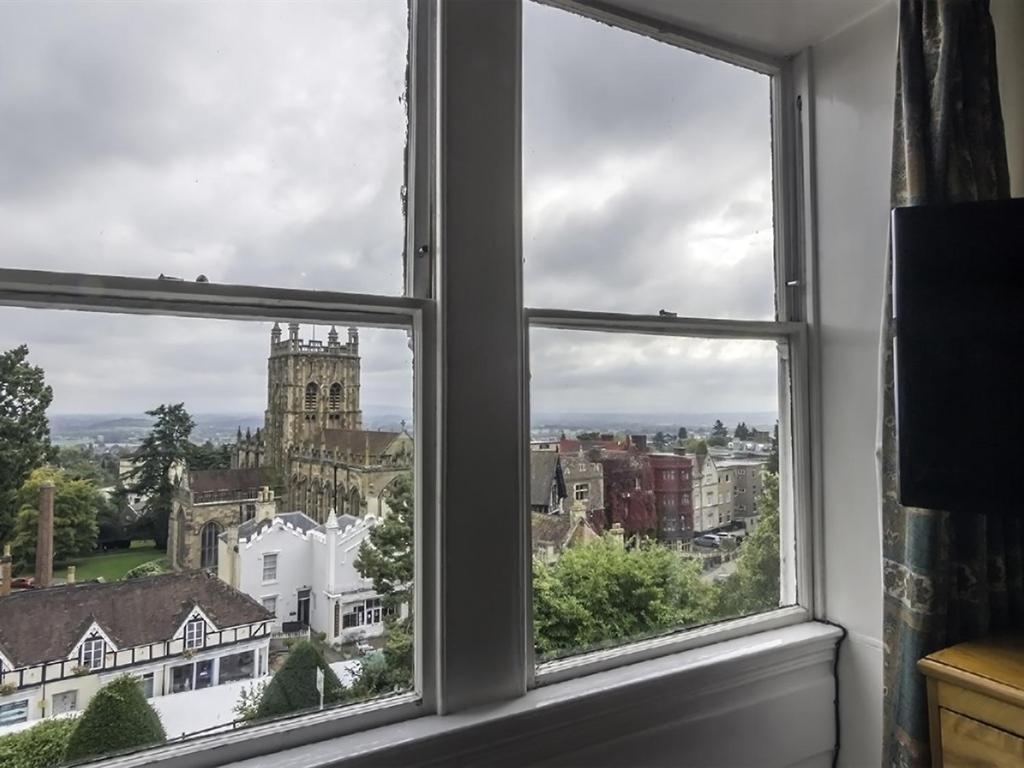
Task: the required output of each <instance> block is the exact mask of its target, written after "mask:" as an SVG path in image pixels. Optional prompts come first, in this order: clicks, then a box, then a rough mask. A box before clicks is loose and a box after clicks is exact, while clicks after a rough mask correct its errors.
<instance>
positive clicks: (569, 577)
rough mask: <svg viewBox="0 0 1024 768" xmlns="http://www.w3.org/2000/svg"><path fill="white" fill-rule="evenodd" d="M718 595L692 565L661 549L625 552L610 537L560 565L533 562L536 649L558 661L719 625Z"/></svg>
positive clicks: (648, 545) (576, 550)
mask: <svg viewBox="0 0 1024 768" xmlns="http://www.w3.org/2000/svg"><path fill="white" fill-rule="evenodd" d="M714 597H715V593H714V590H713V589H712V588H711V587H710V586H709V585H707V584H705V583H704V582H702V581H701V579H700V566H699V565H698V564H697V563H696V562H695V561H693V560H690V559H686V558H682V557H680V556H679V554H678V553H676V552H673V551H672V550H670V549H668V548H666V547H664V546H662V545H660V544H658V543H656V542H644V543H641V544H640V545H639V546H636V547H633V548H628V549H627V548H624V547H623V546H622V545H621V544H620V543H618V542H616V541H615V540H614V538H613V537H611V536H610V535H608V534H606V535H605V536H603V537H602V538H601V539H600V540H597V541H593V542H589V543H586V544H581V545H579V546H576V547H571V548H569V549H567V550H566V551H565V552H563V553H562V555H561V557H559V559H558V560H556V561H554V562H553V563H547V562H544V561H542V560H540V559H539V558H538V559H535V560H534V562H533V626H534V642H535V645H536V648H537V652H538V654H539V655H541V656H547V657H552V656H557V655H561V654H565V653H574V652H578V651H580V650H585V649H589V648H594V647H599V646H601V645H604V644H607V643H609V642H622V641H623V640H628V639H634V638H638V637H642V636H645V635H649V634H651V633H654V632H658V631H660V630H665V629H669V628H675V627H681V626H693V625H696V624H702V623H705V622H707V621H710V620H711V619H712V618H714V616H713V614H712V610H713V608H714Z"/></svg>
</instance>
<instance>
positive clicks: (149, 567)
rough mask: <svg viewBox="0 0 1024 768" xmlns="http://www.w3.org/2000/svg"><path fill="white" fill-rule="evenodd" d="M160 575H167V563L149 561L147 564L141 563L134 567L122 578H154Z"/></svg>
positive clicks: (161, 560)
mask: <svg viewBox="0 0 1024 768" xmlns="http://www.w3.org/2000/svg"><path fill="white" fill-rule="evenodd" d="M160 573H167V561H166V560H164V559H162V558H161V559H159V560H150V561H149V562H148V563H142V564H140V565H136V566H135V567H134V568H132V569H131V570H130V571H128V573H126V574H125V575H124V576H123V577H122V578H123V579H124V580H127V579H141V578H142V577H143V576H156V575H157V574H160Z"/></svg>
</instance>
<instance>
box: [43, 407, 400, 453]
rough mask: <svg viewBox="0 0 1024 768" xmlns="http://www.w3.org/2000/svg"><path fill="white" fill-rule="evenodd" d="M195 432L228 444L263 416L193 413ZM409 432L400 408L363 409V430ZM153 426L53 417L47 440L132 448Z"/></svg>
mask: <svg viewBox="0 0 1024 768" xmlns="http://www.w3.org/2000/svg"><path fill="white" fill-rule="evenodd" d="M192 419H193V420H194V421H195V423H196V428H195V430H194V431H193V432H192V440H193V441H195V442H200V443H201V442H205V441H206V440H211V441H213V442H214V443H225V442H231V441H233V440H234V439H235V435H236V434H237V430H238V429H239V428H241V430H242V431H243V432H245V430H246V429H251V430H253V431H255V430H256V429H257V428H259V427H262V426H263V414H262V413H258V414H253V413H243V414H239V413H193V414H192ZM403 420H404V421H405V422H406V428H407V429H409V430H410V431H411V430H412V412H411V410H410V409H403V408H401V407H400V406H391V405H367V406H364V408H363V424H364V426H365V428H366V429H383V430H388V431H397V430H399V429H401V425H402V421H403ZM152 425H153V420H152V419H151V418H150V417H149V416H146V415H145V414H123V413H100V414H96V413H93V414H79V413H67V414H63V413H61V414H53V415H51V416H50V438H51V439H52V440H53V442H54V443H57V444H68V443H72V444H73V443H99V442H103V443H105V444H108V445H111V444H121V445H131V444H136V443H139V442H140V441H141V440H142V439H143V438H144V437H145V436H146V435H147V434H149V430H150V428H151V427H152Z"/></svg>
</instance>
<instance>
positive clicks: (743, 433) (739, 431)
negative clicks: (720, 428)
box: [732, 421, 750, 440]
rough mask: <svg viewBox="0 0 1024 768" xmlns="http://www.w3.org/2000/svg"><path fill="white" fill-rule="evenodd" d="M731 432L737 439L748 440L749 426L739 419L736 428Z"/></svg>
mask: <svg viewBox="0 0 1024 768" xmlns="http://www.w3.org/2000/svg"><path fill="white" fill-rule="evenodd" d="M732 434H733V436H734V437H735V438H736V439H737V440H748V439H750V427H748V426H747V424H746V422H744V421H741V422H740V423H739V424H737V425H736V429H735V430H733V433H732Z"/></svg>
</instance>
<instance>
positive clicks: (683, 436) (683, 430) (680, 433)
mask: <svg viewBox="0 0 1024 768" xmlns="http://www.w3.org/2000/svg"><path fill="white" fill-rule="evenodd" d="M676 437H677V438H679V441H680V442H682V441H683V440H685V439H686V438H687V432H686V427H680V428H679V431H678V432H677V433H676Z"/></svg>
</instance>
